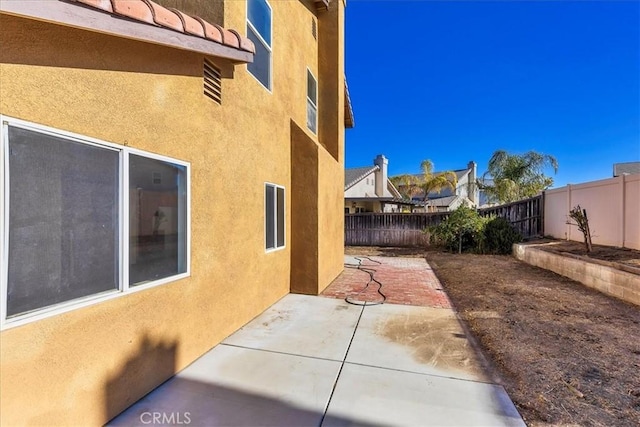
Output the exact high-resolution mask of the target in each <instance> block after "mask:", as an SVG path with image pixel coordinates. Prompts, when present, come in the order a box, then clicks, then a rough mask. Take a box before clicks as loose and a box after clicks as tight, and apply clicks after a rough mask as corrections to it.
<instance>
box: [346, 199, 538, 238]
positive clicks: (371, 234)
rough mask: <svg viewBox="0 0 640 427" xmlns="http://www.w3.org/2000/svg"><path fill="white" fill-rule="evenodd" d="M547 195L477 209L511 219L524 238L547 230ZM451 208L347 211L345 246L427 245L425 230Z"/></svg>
mask: <svg viewBox="0 0 640 427" xmlns="http://www.w3.org/2000/svg"><path fill="white" fill-rule="evenodd" d="M543 212H544V198H543V196H542V195H540V196H536V197H532V198H531V199H526V200H521V201H518V202H514V203H509V204H507V205H500V206H494V207H491V208H485V209H480V210H478V213H479V214H480V215H482V216H489V215H495V216H500V217H503V218H505V219H506V220H508V221H509V222H510V223H511V224H513V226H514V227H516V229H518V230H519V231H520V233H521V234H522V236H523V237H524V238H530V237H534V236H542V235H543V234H544V229H543V225H544V215H543ZM449 213H450V212H433V213H411V214H409V213H357V214H345V217H344V244H345V245H346V246H425V245H428V244H429V235H428V234H425V233H424V230H425V229H426V228H427V227H429V226H431V225H437V224H439V223H440V222H441V221H442V220H443V219H445V218H446V217H447V216H449Z"/></svg>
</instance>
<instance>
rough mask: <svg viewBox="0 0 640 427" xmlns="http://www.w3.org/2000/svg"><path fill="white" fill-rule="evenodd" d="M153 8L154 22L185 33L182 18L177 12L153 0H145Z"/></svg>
mask: <svg viewBox="0 0 640 427" xmlns="http://www.w3.org/2000/svg"><path fill="white" fill-rule="evenodd" d="M143 1H144V2H145V3H147V4H148V5H149V7H150V8H151V13H153V22H155V23H156V24H158V25H160V26H161V27H166V28H170V29H172V30H175V31H179V32H181V33H184V26H183V25H182V20H181V19H180V17H179V16H178V14H177V13H175V12H172V11H170V10H169V9H167V8H166V7H163V6H160V5H159V4H158V3H154V2H152V1H151V0H143Z"/></svg>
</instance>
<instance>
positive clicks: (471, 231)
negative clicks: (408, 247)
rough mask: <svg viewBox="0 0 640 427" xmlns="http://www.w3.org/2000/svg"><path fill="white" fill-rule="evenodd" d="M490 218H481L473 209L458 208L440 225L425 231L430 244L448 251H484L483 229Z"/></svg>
mask: <svg viewBox="0 0 640 427" xmlns="http://www.w3.org/2000/svg"><path fill="white" fill-rule="evenodd" d="M489 219H490V218H483V217H481V216H480V215H479V214H478V212H477V211H476V210H475V209H472V208H469V207H467V206H460V207H459V208H458V209H456V210H455V211H453V212H452V213H451V215H449V216H448V217H447V218H445V219H444V220H443V221H442V222H441V223H440V224H438V225H435V226H431V227H429V228H428V229H427V232H429V233H430V234H431V235H430V237H429V241H430V242H431V243H432V244H435V245H440V246H444V247H445V248H447V249H448V250H450V251H455V252H458V253H461V252H463V251H475V252H483V251H484V227H485V224H487V222H488V221H489Z"/></svg>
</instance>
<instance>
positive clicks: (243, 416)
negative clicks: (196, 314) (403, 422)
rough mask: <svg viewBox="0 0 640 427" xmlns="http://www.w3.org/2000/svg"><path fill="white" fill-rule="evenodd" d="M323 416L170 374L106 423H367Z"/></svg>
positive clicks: (284, 426)
mask: <svg viewBox="0 0 640 427" xmlns="http://www.w3.org/2000/svg"><path fill="white" fill-rule="evenodd" d="M274 393H277V392H276V391H274ZM280 393H282V394H284V393H286V391H284V390H283V391H282V392H280ZM323 415H324V414H323V412H319V411H314V410H309V409H304V408H299V407H296V406H295V405H292V404H289V403H287V402H284V401H281V400H278V399H274V398H272V397H268V396H264V395H259V394H255V393H252V392H247V391H243V390H238V389H235V388H231V387H227V386H223V385H219V384H213V383H208V382H203V381H200V380H194V379H189V378H183V377H180V376H176V377H174V378H172V379H171V380H169V381H167V382H166V383H165V384H163V385H162V386H160V387H158V388H157V389H156V390H154V391H153V392H151V393H149V394H148V395H147V396H145V397H144V398H143V399H141V400H140V401H139V402H138V403H136V404H135V405H133V406H132V407H131V408H129V409H128V410H127V411H125V412H124V413H123V414H122V415H120V416H118V417H116V418H115V419H113V420H112V421H111V422H110V423H109V424H108V425H109V426H141V425H154V426H175V425H193V426H208V427H214V426H238V427H244V426H278V427H288V426H291V427H299V426H320V425H321V423H322V425H327V426H328V425H331V426H334V425H335V426H351V425H358V426H364V427H367V426H373V424H367V423H365V422H362V421H359V420H352V419H347V418H343V417H336V416H327V417H326V418H324V422H323Z"/></svg>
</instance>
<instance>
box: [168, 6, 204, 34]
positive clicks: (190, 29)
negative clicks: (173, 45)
mask: <svg viewBox="0 0 640 427" xmlns="http://www.w3.org/2000/svg"><path fill="white" fill-rule="evenodd" d="M169 10H171V11H172V12H173V13H175V14H176V15H178V17H179V18H180V20H181V21H182V26H183V27H184V32H185V33H187V34H191V35H193V36H198V37H202V38H205V35H204V26H203V25H202V22H201V21H198V20H197V19H195V18H192V17H191V16H189V15H186V14H185V13H183V12H180V11H179V10H177V9H169Z"/></svg>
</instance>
